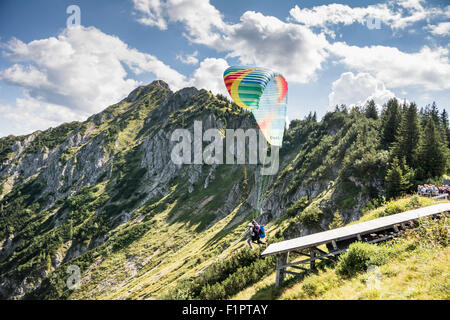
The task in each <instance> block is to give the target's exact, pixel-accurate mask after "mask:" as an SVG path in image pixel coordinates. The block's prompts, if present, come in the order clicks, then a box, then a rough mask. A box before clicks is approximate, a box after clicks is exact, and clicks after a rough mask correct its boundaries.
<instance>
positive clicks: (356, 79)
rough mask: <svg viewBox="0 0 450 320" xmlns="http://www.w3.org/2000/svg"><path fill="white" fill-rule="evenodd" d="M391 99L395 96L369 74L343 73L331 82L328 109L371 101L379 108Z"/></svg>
mask: <svg viewBox="0 0 450 320" xmlns="http://www.w3.org/2000/svg"><path fill="white" fill-rule="evenodd" d="M393 97H395V94H394V93H393V92H392V91H390V90H388V89H386V86H385V85H384V83H383V82H382V81H380V80H378V79H376V78H374V77H373V76H371V75H370V74H368V73H358V74H356V75H355V74H353V72H344V73H342V74H341V76H340V77H339V79H337V80H336V81H334V82H333V84H332V92H331V93H330V94H329V96H328V102H329V107H330V109H333V108H334V107H335V106H336V105H341V104H345V105H347V106H353V105H360V106H362V105H364V104H365V103H366V102H367V101H369V100H372V99H373V100H374V101H375V103H376V104H377V105H378V106H380V105H382V104H384V103H385V102H386V101H387V100H389V99H390V98H393Z"/></svg>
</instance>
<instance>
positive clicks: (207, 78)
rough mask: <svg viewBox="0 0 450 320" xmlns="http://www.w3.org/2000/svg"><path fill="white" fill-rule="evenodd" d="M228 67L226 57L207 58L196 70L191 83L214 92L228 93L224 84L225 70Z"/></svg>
mask: <svg viewBox="0 0 450 320" xmlns="http://www.w3.org/2000/svg"><path fill="white" fill-rule="evenodd" d="M228 67H229V65H228V63H227V61H226V60H224V59H216V58H206V59H205V60H203V61H202V62H201V63H200V66H199V68H198V69H197V70H196V71H195V72H194V75H193V77H192V79H191V80H190V82H189V84H190V85H192V86H195V87H197V88H199V89H208V90H211V92H212V93H214V94H217V93H221V94H227V90H226V88H225V85H224V84H223V72H224V70H225V69H226V68H228Z"/></svg>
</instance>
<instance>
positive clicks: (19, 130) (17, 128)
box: [0, 95, 89, 137]
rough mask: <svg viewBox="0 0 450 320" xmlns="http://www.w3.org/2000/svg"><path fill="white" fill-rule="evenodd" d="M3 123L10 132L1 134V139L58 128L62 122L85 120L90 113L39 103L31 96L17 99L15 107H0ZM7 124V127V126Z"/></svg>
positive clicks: (0, 120)
mask: <svg viewBox="0 0 450 320" xmlns="http://www.w3.org/2000/svg"><path fill="white" fill-rule="evenodd" d="M0 114H1V119H0V123H1V122H5V125H4V127H7V130H8V132H6V131H3V130H2V132H0V137H2V136H5V135H9V134H13V135H23V134H29V133H32V132H34V131H36V130H42V131H43V130H46V129H48V128H49V127H56V126H58V125H59V124H61V123H62V122H71V121H76V120H83V119H84V118H86V117H87V116H89V114H88V113H84V112H74V111H73V110H71V109H69V108H67V107H65V106H61V105H55V104H50V103H48V102H43V101H39V100H38V99H35V98H32V97H30V96H27V95H26V96H25V98H18V99H16V103H15V105H14V106H12V105H0ZM6 123H7V126H6Z"/></svg>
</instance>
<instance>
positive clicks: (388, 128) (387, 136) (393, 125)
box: [381, 98, 401, 148]
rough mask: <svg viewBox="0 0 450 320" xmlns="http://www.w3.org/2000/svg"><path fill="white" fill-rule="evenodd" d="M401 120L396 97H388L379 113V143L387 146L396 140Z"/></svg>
mask: <svg viewBox="0 0 450 320" xmlns="http://www.w3.org/2000/svg"><path fill="white" fill-rule="evenodd" d="M400 121H401V112H400V106H399V104H398V101H397V99H396V98H392V99H390V100H389V101H388V102H387V104H386V106H385V107H384V108H383V111H382V113H381V145H382V146H383V147H384V148H388V147H389V146H390V145H391V144H392V143H394V142H395V141H396V140H395V138H396V133H397V129H398V127H399V125H400Z"/></svg>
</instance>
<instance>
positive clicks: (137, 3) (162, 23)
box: [133, 0, 167, 30]
mask: <svg viewBox="0 0 450 320" xmlns="http://www.w3.org/2000/svg"><path fill="white" fill-rule="evenodd" d="M133 3H134V9H135V10H136V11H137V12H138V13H139V14H140V17H139V18H138V21H139V22H140V23H142V24H145V25H148V26H156V27H158V28H160V29H161V30H166V29H167V22H166V20H165V18H164V17H163V11H164V10H165V8H164V3H163V2H162V1H160V0H133Z"/></svg>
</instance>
